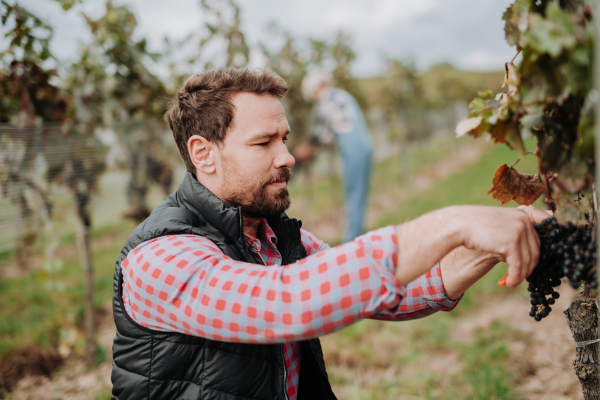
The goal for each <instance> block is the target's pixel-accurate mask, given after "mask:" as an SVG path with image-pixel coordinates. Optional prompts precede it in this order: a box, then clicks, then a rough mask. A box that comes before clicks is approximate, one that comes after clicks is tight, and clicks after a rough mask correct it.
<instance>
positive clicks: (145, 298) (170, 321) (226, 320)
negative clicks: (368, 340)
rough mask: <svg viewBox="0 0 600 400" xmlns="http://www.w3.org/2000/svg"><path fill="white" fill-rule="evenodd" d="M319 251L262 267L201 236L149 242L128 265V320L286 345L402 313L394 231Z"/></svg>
mask: <svg viewBox="0 0 600 400" xmlns="http://www.w3.org/2000/svg"><path fill="white" fill-rule="evenodd" d="M305 237H306V235H305ZM315 244H316V245H317V249H320V251H318V252H317V251H316V250H317V249H315V252H312V251H311V252H310V254H311V255H309V256H308V257H306V258H304V259H302V260H300V261H298V262H296V263H294V264H289V265H285V266H281V265H273V266H264V265H259V264H252V263H246V262H240V261H235V260H232V259H231V258H229V257H227V256H226V255H224V254H223V253H222V252H221V251H220V249H219V248H218V247H217V246H216V245H215V244H214V243H212V242H211V241H210V240H208V239H206V238H203V237H200V236H192V235H171V236H163V237H160V238H157V239H153V240H149V241H147V242H144V243H142V244H140V245H139V246H138V247H136V248H135V249H134V250H133V251H131V252H130V253H129V254H128V256H127V258H126V259H125V260H124V261H123V263H122V272H123V278H124V283H123V302H124V304H125V309H126V312H127V313H128V314H129V315H130V316H131V317H132V318H133V320H134V321H136V322H137V323H139V324H140V325H142V326H145V327H148V328H151V329H154V330H158V331H169V332H181V333H186V334H189V335H194V336H200V337H205V338H209V339H214V340H219V341H229V342H245V343H281V342H290V341H298V340H306V339H310V338H314V337H317V336H321V335H323V334H326V333H329V332H333V331H336V330H339V329H342V328H344V327H346V326H348V325H350V324H352V323H354V322H356V321H358V320H360V319H363V318H366V317H368V316H370V315H372V314H374V313H378V312H381V311H383V310H389V309H395V308H396V307H397V306H398V304H399V303H400V300H401V293H402V288H401V286H400V284H399V282H398V281H397V280H396V278H395V275H394V273H395V269H396V264H395V263H396V259H397V251H398V243H397V237H396V231H395V229H393V227H387V228H382V229H378V230H375V231H372V232H369V233H368V234H366V235H363V236H360V237H358V238H356V239H355V240H354V241H352V242H349V243H346V244H343V245H340V246H337V247H334V248H326V247H328V246H327V245H325V244H324V243H322V242H320V241H317V242H315ZM313 247H314V245H313Z"/></svg>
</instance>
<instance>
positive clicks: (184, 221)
mask: <svg viewBox="0 0 600 400" xmlns="http://www.w3.org/2000/svg"><path fill="white" fill-rule="evenodd" d="M286 90H287V86H286V84H285V82H284V81H283V80H282V79H281V78H280V77H279V76H278V75H276V74H275V73H273V72H272V71H268V70H267V71H260V70H234V69H218V70H215V71H208V72H204V73H202V74H199V75H194V76H191V77H190V78H188V80H187V81H186V82H185V84H184V85H183V87H182V88H181V89H180V90H179V92H178V93H177V98H176V99H175V100H174V102H173V104H172V105H171V107H170V108H169V110H168V111H167V113H166V119H167V121H168V122H169V125H170V126H171V129H172V130H173V135H174V138H175V141H176V143H177V146H178V147H179V150H180V152H181V155H182V157H183V159H184V161H185V164H186V167H187V169H188V172H187V175H186V176H185V178H184V180H183V182H182V183H181V185H180V186H179V188H178V189H177V191H176V192H175V193H173V194H172V195H170V196H169V197H167V198H166V199H165V200H164V201H163V202H162V203H161V204H160V205H159V206H158V207H157V208H156V209H155V210H154V211H153V212H152V214H151V215H150V217H148V219H147V220H146V221H144V222H143V223H142V224H141V225H140V226H138V227H137V228H136V229H135V231H134V232H133V233H132V234H131V236H130V237H129V239H128V240H127V242H126V244H125V246H124V247H123V250H122V252H121V255H120V256H119V259H118V261H117V265H116V269H115V278H114V290H115V295H114V298H113V312H114V318H115V324H116V327H117V333H116V336H115V340H114V345H113V373H112V382H113V397H112V398H113V399H120V400H126V399H290V400H295V399H335V396H334V394H333V392H332V390H331V387H330V385H329V382H328V379H327V373H326V370H325V363H324V361H323V355H322V352H321V347H320V344H319V340H318V339H317V338H318V337H319V336H321V335H324V334H327V333H330V332H333V331H336V330H339V329H342V328H344V327H345V326H348V325H350V324H352V323H355V322H357V321H359V320H361V319H363V318H378V319H385V320H395V321H402V320H407V319H413V318H420V317H424V316H427V315H429V314H432V313H434V312H436V311H438V310H444V311H449V310H451V309H452V308H454V307H455V305H456V304H457V302H458V301H459V299H460V297H461V295H462V293H463V292H464V291H465V290H466V289H467V288H468V287H469V286H470V285H472V284H473V283H474V282H475V281H477V279H479V278H480V277H481V276H483V275H484V274H485V273H486V272H487V271H489V269H490V268H492V267H493V265H495V264H496V263H497V262H498V260H507V262H508V264H509V278H508V285H509V286H510V287H515V286H516V285H517V284H518V283H519V282H521V281H522V280H523V279H524V278H525V277H526V276H528V275H529V274H530V273H531V271H532V269H533V268H534V266H535V264H536V262H537V260H538V253H539V240H538V237H537V235H536V233H535V231H534V229H533V227H532V224H531V221H530V220H534V219H539V218H540V217H539V216H535V218H533V217H531V218H530V217H528V215H527V214H526V213H524V212H522V211H520V210H515V209H508V208H496V207H480V206H468V207H449V208H445V209H441V210H437V211H434V212H431V213H428V214H425V215H423V216H421V217H419V218H417V219H414V220H412V221H410V222H407V223H404V224H402V225H398V226H395V227H394V226H388V227H385V228H381V229H378V230H375V231H372V232H369V233H367V234H366V235H363V236H360V237H358V238H356V239H355V240H354V241H352V242H349V243H346V244H343V245H340V246H338V247H335V248H329V247H328V246H327V245H326V244H324V243H323V242H322V241H320V240H319V239H317V238H316V237H314V236H313V235H312V234H310V233H309V232H306V231H304V230H301V229H300V226H301V223H300V221H298V220H295V219H290V218H288V217H287V216H286V215H285V213H284V211H285V210H286V209H287V208H288V206H289V205H290V198H289V194H288V191H287V182H288V180H289V179H290V173H289V169H290V168H291V167H292V166H293V165H294V158H293V157H292V156H291V155H290V153H289V152H288V151H287V148H286V146H285V141H286V140H287V138H288V135H289V134H290V132H289V126H288V123H287V120H286V117H285V113H284V110H283V107H282V106H281V103H280V102H279V98H281V97H282V96H283V95H284V93H285V92H286ZM528 212H529V213H530V214H531V215H532V216H533V214H534V213H535V212H540V211H539V210H528ZM542 214H543V213H542ZM544 215H545V214H544ZM440 260H441V262H440ZM398 345H401V343H399V344H398Z"/></svg>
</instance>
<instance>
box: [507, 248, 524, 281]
mask: <svg viewBox="0 0 600 400" xmlns="http://www.w3.org/2000/svg"><path fill="white" fill-rule="evenodd" d="M506 262H507V263H508V279H507V280H506V284H507V285H508V287H510V288H512V289H514V288H515V287H516V286H517V285H518V284H519V283H520V282H521V281H522V279H521V273H522V271H521V269H522V268H523V256H522V254H521V243H515V245H514V246H513V247H512V249H511V251H510V252H509V253H508V254H507V257H506Z"/></svg>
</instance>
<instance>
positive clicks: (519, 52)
mask: <svg viewBox="0 0 600 400" xmlns="http://www.w3.org/2000/svg"><path fill="white" fill-rule="evenodd" d="M519 54H521V50H519V51H517V54H515V56H514V57H513V59H512V60H510V63H511V64H512V63H513V62H514V61H515V60H516V59H517V57H518V56H519Z"/></svg>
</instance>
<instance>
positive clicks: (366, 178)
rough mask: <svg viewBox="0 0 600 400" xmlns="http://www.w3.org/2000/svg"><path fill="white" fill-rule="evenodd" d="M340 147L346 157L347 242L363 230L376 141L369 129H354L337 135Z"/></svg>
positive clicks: (345, 235) (344, 157) (345, 237)
mask: <svg viewBox="0 0 600 400" xmlns="http://www.w3.org/2000/svg"><path fill="white" fill-rule="evenodd" d="M336 143H337V147H338V151H339V152H340V155H341V158H342V169H343V175H342V178H343V184H344V212H345V214H346V230H345V232H344V242H349V241H351V240H353V239H354V238H355V237H357V236H360V235H362V234H363V229H364V217H365V212H366V209H367V200H368V197H369V187H370V178H371V164H372V161H373V144H372V142H371V137H370V135H369V133H368V131H367V132H362V130H358V129H356V130H354V131H353V132H351V133H348V134H343V135H336Z"/></svg>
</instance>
